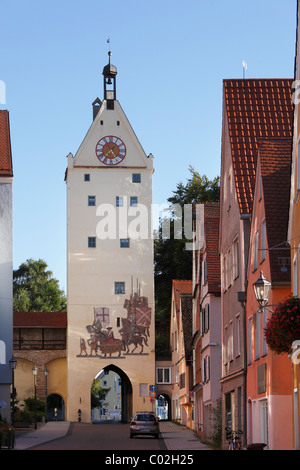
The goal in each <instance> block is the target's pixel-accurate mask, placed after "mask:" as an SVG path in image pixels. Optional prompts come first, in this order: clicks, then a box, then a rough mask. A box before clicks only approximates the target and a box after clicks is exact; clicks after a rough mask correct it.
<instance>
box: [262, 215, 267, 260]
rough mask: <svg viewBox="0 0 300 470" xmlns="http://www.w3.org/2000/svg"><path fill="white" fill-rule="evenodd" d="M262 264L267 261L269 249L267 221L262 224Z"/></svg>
mask: <svg viewBox="0 0 300 470" xmlns="http://www.w3.org/2000/svg"><path fill="white" fill-rule="evenodd" d="M260 248H261V250H260V262H261V263H262V262H263V261H264V260H265V259H266V248H267V226H266V220H265V219H264V220H263V221H262V224H261V234H260Z"/></svg>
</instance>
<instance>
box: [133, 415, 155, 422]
mask: <svg viewBox="0 0 300 470" xmlns="http://www.w3.org/2000/svg"><path fill="white" fill-rule="evenodd" d="M135 420H136V421H156V419H155V416H154V415H147V414H142V415H136V416H135Z"/></svg>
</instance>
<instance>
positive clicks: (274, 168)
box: [258, 140, 292, 282]
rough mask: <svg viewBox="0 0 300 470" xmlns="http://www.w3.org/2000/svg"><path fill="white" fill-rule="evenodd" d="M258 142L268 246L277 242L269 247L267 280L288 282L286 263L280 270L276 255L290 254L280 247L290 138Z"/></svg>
mask: <svg viewBox="0 0 300 470" xmlns="http://www.w3.org/2000/svg"><path fill="white" fill-rule="evenodd" d="M258 145H259V160H260V168H261V176H262V186H263V197H264V205H265V218H266V229H267V239H268V248H269V249H270V248H273V247H275V246H277V245H280V246H279V247H278V248H280V250H276V249H275V250H274V249H273V250H269V259H270V268H271V269H270V270H271V280H272V282H276V281H278V282H279V281H287V282H289V281H290V279H291V270H290V267H289V266H287V271H282V270H281V266H280V264H279V259H278V258H279V257H290V251H289V250H282V249H281V248H286V247H287V244H285V242H286V240H287V232H288V220H289V205H290V182H291V159H292V140H277V141H276V140H275V141H261V142H259V143H258Z"/></svg>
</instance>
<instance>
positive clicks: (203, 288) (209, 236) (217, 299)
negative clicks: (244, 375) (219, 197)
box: [193, 203, 221, 440]
mask: <svg viewBox="0 0 300 470" xmlns="http://www.w3.org/2000/svg"><path fill="white" fill-rule="evenodd" d="M195 213H196V218H195V220H196V224H195V233H196V234H197V235H196V237H195V241H194V253H193V254H194V257H193V266H194V268H193V280H194V282H193V392H194V403H195V412H194V415H195V416H194V421H195V431H196V432H197V434H198V435H199V436H200V437H201V438H203V439H205V440H210V439H212V435H213V433H214V426H215V423H214V419H215V416H216V410H217V408H218V406H219V400H220V399H221V387H220V378H221V277H220V258H219V250H218V248H219V213H220V206H219V203H205V204H196V205H195ZM201 227H203V240H201ZM198 242H199V243H198Z"/></svg>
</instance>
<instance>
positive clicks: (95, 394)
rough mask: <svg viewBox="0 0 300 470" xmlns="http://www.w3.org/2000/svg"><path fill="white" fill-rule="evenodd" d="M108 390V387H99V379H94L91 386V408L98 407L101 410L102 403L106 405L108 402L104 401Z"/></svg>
mask: <svg viewBox="0 0 300 470" xmlns="http://www.w3.org/2000/svg"><path fill="white" fill-rule="evenodd" d="M109 391H110V387H109V388H104V387H101V385H100V381H98V380H96V379H94V380H93V383H92V388H91V408H100V410H102V406H103V405H106V406H107V405H108V403H104V402H105V399H106V395H107V394H108V392H109Z"/></svg>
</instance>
